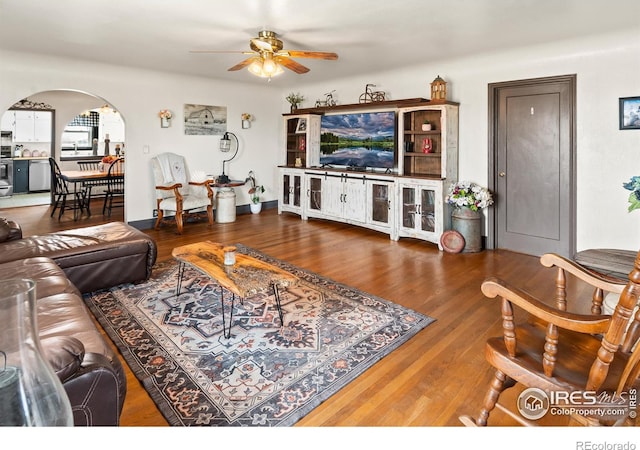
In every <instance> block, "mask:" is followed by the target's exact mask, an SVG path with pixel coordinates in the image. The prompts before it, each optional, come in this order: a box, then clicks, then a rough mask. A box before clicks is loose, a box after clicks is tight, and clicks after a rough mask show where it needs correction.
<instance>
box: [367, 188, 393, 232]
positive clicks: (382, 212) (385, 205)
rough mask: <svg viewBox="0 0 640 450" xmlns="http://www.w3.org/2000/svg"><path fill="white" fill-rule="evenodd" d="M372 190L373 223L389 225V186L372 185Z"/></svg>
mask: <svg viewBox="0 0 640 450" xmlns="http://www.w3.org/2000/svg"><path fill="white" fill-rule="evenodd" d="M370 189H371V220H372V221H373V222H379V223H384V224H388V223H389V210H390V207H391V203H390V199H389V185H388V184H386V183H384V184H383V183H372V184H371V185H370Z"/></svg>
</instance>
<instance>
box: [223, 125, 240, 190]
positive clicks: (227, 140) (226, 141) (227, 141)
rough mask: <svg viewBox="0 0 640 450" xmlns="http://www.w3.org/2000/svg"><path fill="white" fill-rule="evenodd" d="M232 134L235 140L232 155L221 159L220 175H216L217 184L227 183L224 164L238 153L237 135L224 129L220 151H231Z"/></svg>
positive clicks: (227, 178)
mask: <svg viewBox="0 0 640 450" xmlns="http://www.w3.org/2000/svg"><path fill="white" fill-rule="evenodd" d="M232 136H233V139H234V140H235V142H236V144H235V151H234V152H233V156H232V157H231V158H229V159H225V160H224V161H222V175H220V176H219V177H218V183H219V184H227V183H229V177H228V176H227V175H226V174H225V172H224V166H225V164H226V163H228V162H229V161H231V160H232V159H233V158H235V157H236V155H237V154H238V149H239V148H240V142H239V141H238V137H237V136H236V135H235V134H233V133H231V132H229V131H226V132H225V133H224V136H222V138H221V139H220V151H221V152H223V153H229V152H230V151H231V147H232V145H231V137H232Z"/></svg>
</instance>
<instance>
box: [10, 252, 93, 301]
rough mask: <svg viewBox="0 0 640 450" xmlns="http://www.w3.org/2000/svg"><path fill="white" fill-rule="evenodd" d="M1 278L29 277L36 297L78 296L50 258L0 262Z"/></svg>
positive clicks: (76, 291)
mask: <svg viewBox="0 0 640 450" xmlns="http://www.w3.org/2000/svg"><path fill="white" fill-rule="evenodd" d="M0 274H1V275H0V276H1V277H2V278H5V279H6V278H30V279H32V280H33V281H35V282H36V298H42V297H47V296H49V295H53V294H58V293H66V294H73V295H77V296H80V295H81V294H80V291H78V289H77V288H76V287H75V286H74V285H73V284H72V283H71V282H70V281H69V279H68V278H67V277H66V275H65V273H64V271H63V270H62V269H61V268H60V267H59V266H58V265H57V264H56V263H55V261H53V260H51V259H50V258H45V257H39V258H27V259H21V260H18V261H9V262H5V263H2V264H0Z"/></svg>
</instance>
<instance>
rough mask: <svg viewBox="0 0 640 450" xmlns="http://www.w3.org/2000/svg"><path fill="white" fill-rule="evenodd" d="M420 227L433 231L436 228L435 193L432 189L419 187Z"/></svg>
mask: <svg viewBox="0 0 640 450" xmlns="http://www.w3.org/2000/svg"><path fill="white" fill-rule="evenodd" d="M420 199H421V202H420V216H421V217H420V219H421V224H420V229H421V230H422V231H431V232H433V231H435V229H436V216H435V212H436V193H435V191H434V190H432V189H424V188H423V189H420Z"/></svg>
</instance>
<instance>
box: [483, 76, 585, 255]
mask: <svg viewBox="0 0 640 450" xmlns="http://www.w3.org/2000/svg"><path fill="white" fill-rule="evenodd" d="M576 78H577V76H576V74H571V75H558V76H551V77H541V78H528V79H523V80H514V81H504V82H497V83H489V86H488V88H489V89H488V94H489V105H488V106H489V111H488V121H489V123H488V127H487V129H488V139H489V140H488V146H489V149H488V150H489V151H488V156H489V161H488V162H489V164H488V170H489V173H488V178H487V179H488V188H489V190H490V191H491V192H495V187H496V185H497V182H498V167H497V162H498V101H499V95H500V91H501V90H502V89H508V88H513V87H525V86H535V85H543V84H548V83H558V82H563V83H568V84H569V86H570V89H569V92H570V95H571V100H570V102H569V103H570V108H571V113H570V118H569V121H570V125H569V128H570V129H569V133H570V134H569V141H570V144H569V152H570V154H569V160H570V162H569V171H570V173H569V193H568V195H569V218H570V219H569V220H570V223H569V253H570V255H571V256H573V255H575V252H576V190H577V189H576V178H577V177H576ZM496 200H497V201H499V199H496ZM495 210H496V208H491V207H490V208H487V216H488V223H487V242H486V248H488V249H495V248H496V244H497V240H498V237H497V233H498V230H497V226H496V211H495Z"/></svg>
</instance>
